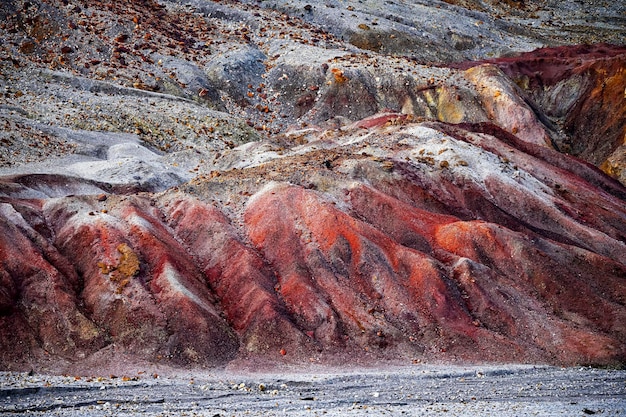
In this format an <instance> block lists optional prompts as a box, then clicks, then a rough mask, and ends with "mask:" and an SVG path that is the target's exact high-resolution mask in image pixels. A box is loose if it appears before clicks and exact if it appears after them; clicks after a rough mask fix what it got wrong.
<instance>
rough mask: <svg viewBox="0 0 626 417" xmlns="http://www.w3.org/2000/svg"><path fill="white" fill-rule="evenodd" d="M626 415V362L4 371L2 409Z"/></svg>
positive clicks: (213, 413) (215, 413)
mask: <svg viewBox="0 0 626 417" xmlns="http://www.w3.org/2000/svg"><path fill="white" fill-rule="evenodd" d="M363 414H367V415H374V416H379V415H380V416H382V415H407V416H479V415H481V416H485V415H487V416H500V417H506V416H585V415H599V416H626V371H616V370H601V369H593V368H555V367H545V366H519V365H509V366H467V367H461V366H457V367H450V366H430V365H416V366H413V367H402V368H388V369H384V370H383V369H366V370H355V369H353V370H347V371H345V370H344V371H341V372H338V371H336V370H329V369H318V370H308V371H307V372H306V373H299V372H298V373H293V372H288V373H283V374H278V373H253V374H252V373H233V372H213V373H205V374H198V373H195V372H194V373H193V374H192V373H189V374H178V375H176V376H167V377H163V376H157V375H146V374H141V375H136V376H132V377H128V376H126V377H124V376H117V377H113V376H109V377H106V378H97V377H92V378H84V377H83V378H78V377H69V376H65V377H58V376H41V375H29V374H24V373H0V415H58V416H83V415H89V416H112V415H115V416H212V417H215V416H244V415H263V416H283V415H289V416H304V415H306V416H312V415H313V416H315V415H320V416H321V415H326V416H356V415H363Z"/></svg>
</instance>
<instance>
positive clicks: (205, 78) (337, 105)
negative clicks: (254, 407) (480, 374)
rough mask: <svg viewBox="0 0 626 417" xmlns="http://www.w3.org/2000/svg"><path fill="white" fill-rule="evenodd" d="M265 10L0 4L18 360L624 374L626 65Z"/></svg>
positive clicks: (424, 7)
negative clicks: (609, 370) (487, 365)
mask: <svg viewBox="0 0 626 417" xmlns="http://www.w3.org/2000/svg"><path fill="white" fill-rule="evenodd" d="M274 3H276V4H273V5H272V7H269V6H270V5H269V4H265V3H262V4H260V5H258V4H256V2H255V3H252V2H250V3H248V2H234V3H229V2H195V1H184V2H182V1H181V2H166V3H157V2H153V1H143V2H136V3H133V5H130V6H128V7H125V6H120V5H116V4H109V3H105V2H99V1H95V2H56V1H49V2H36V1H31V2H20V1H11V2H9V3H7V5H6V7H5V8H3V9H2V12H1V13H2V14H1V17H2V18H3V19H4V22H5V23H4V26H2V31H3V32H2V33H3V36H5V38H6V40H7V42H5V43H3V45H2V46H1V47H0V48H2V49H1V52H2V54H3V55H2V57H3V59H2V61H0V65H1V66H2V71H3V74H6V77H5V78H4V79H2V80H0V82H1V83H2V84H1V85H2V88H3V89H4V90H3V96H2V97H1V98H0V99H1V100H2V101H1V102H0V118H1V119H2V123H4V126H5V129H4V130H3V131H2V132H0V141H1V142H2V148H1V149H0V229H1V232H0V367H1V368H3V369H40V370H47V371H51V372H64V371H65V370H67V369H73V370H76V369H78V370H79V372H99V371H102V370H103V369H105V367H106V365H103V363H104V362H106V361H107V360H108V359H106V358H112V359H111V360H114V359H115V358H124V360H125V361H131V362H132V361H136V363H142V364H145V363H153V364H167V365H172V366H183V367H212V366H239V365H241V364H242V363H245V364H248V365H249V364H255V363H268V362H269V363H302V362H303V361H306V362H308V361H313V362H318V361H319V362H327V363H345V362H347V361H348V362H350V361H351V362H358V361H362V362H364V363H369V362H370V361H375V360H392V361H396V362H400V363H411V362H419V361H440V360H445V361H463V362H540V363H551V364H561V365H571V364H601V365H623V364H624V363H625V362H626V325H625V323H626V261H625V256H624V254H625V253H626V209H625V207H626V205H625V204H624V202H625V201H626V189H625V188H624V185H623V182H624V181H623V175H622V171H621V169H622V166H623V164H622V165H620V163H619V161H620V158H621V156H620V155H621V153H620V152H622V151H623V150H622V147H623V146H622V144H621V142H620V141H621V139H623V135H624V117H623V116H624V106H623V91H624V82H623V81H624V77H623V67H624V65H623V63H624V62H623V61H624V59H625V58H624V57H625V56H626V54H625V51H624V48H623V47H620V46H612V45H593V46H584V47H581V46H557V45H555V44H556V43H559V41H557V38H556V37H555V38H554V39H553V40H552V42H553V43H554V44H551V43H550V42H548V41H547V40H545V39H546V35H547V34H551V33H552V32H551V31H553V28H551V27H550V25H548V24H547V23H546V22H548V20H546V16H547V15H546V13H548V14H549V13H554V12H555V10H556V8H563V7H565V9H563V10H561V9H559V10H560V11H561V12H563V13H565V15H567V13H570V16H574V17H575V16H578V15H577V13H579V11H580V10H578V9H575V8H573V9H571V10H570V9H568V8H567V7H566V6H543V7H545V8H546V9H545V10H542V9H541V8H540V7H539V5H537V4H535V3H533V2H523V4H518V3H519V2H507V3H506V4H505V3H498V4H497V5H491V3H489V4H490V5H491V6H489V7H487V3H485V2H472V1H463V2H452V1H451V2H445V3H441V4H437V5H434V4H433V5H430V3H428V2H424V4H420V5H412V6H407V8H406V10H405V11H404V14H402V13H399V11H398V10H399V9H398V7H400V6H398V5H396V4H395V3H393V2H387V3H386V6H384V7H387V8H388V9H387V11H388V12H389V13H387V14H384V15H383V14H381V13H382V12H381V11H380V10H378V9H377V8H372V7H370V5H368V4H365V5H360V3H356V2H346V5H345V7H347V8H346V9H345V10H344V9H338V7H332V6H333V4H332V2H330V3H325V4H324V5H321V4H320V5H308V4H307V3H304V2H280V1H277V2H274ZM300 3H302V4H300ZM353 3H354V4H353ZM183 4H185V5H187V6H185V7H184V6H183ZM342 4H343V3H342ZM377 4H378V3H377ZM436 6H438V7H436ZM342 7H344V6H342ZM377 7H378V6H377ZM568 7H569V6H568ZM571 7H573V6H571ZM614 7H617V6H614ZM544 12H545V13H544ZM533 13H535V14H537V16H538V17H536V19H537V21H538V22H540V23H543V24H542V25H539V28H534V29H533V30H528V31H527V32H525V33H524V35H523V36H522V35H520V32H522V31H523V30H524V27H525V26H524V25H525V23H524V22H526V21H527V20H525V19H527V18H528V17H529V14H533ZM598 13H601V12H600V11H598ZM602 13H603V12H602ZM418 14H419V16H424V15H427V16H431V17H433V18H437V19H440V21H441V22H444V23H445V22H453V21H454V25H453V26H451V28H452V29H450V30H451V31H452V32H450V33H447V32H445V33H443V32H441V31H442V30H443V29H441V27H438V26H433V27H431V28H429V29H428V30H427V29H426V28H425V27H423V25H424V23H423V21H424V19H422V18H420V19H417V16H418ZM495 14H504V15H508V18H507V19H504V18H503V16H496V15H495ZM348 15H350V16H352V15H354V16H352V17H350V18H348V17H346V16H348ZM560 18H561V17H559V19H560ZM454 19H456V20H454ZM331 20H332V21H333V22H335V24H334V25H333V26H331V29H329V30H325V29H324V27H325V26H324V25H325V23H324V22H329V21H331ZM418 20H419V22H420V23H419V24H418V23H416V22H417V21H418ZM110 22H118V23H117V24H115V25H113V26H111V25H109V23H110ZM393 22H395V23H393ZM611 22H613V23H611ZM44 23H45V24H44ZM450 24H452V23H450ZM610 24H617V23H615V22H614V21H613V20H610V19H609V20H607V21H606V23H605V25H604V26H602V28H594V23H590V24H589V25H590V26H589V34H588V35H586V36H590V37H592V36H594V34H595V35H598V34H600V33H604V32H603V31H604V30H606V26H607V25H610ZM320 25H321V26H320ZM420 28H421V29H420ZM472 28H476V29H475V31H477V32H473V31H472V30H474V29H472ZM488 28H490V29H493V30H495V32H493V31H492V32H489V30H487V29H488ZM470 29H472V30H470ZM561 29H562V28H561ZM559 30H560V29H559ZM572 31H573V30H572ZM487 33H490V34H489V35H487ZM559 33H561V32H559ZM564 33H565V35H564V34H563V33H561V34H560V35H559V37H558V39H561V40H562V39H563V38H561V37H564V36H566V34H567V31H565V32H564ZM621 33H623V32H621ZM474 35H476V36H477V37H476V36H474ZM481 35H482V36H484V37H485V41H484V42H483V43H479V42H478V41H477V40H476V39H481V38H480V36H481ZM570 35H571V39H573V40H576V39H578V38H577V37H576V36H582V35H580V34H579V35H575V34H573V33H571V34H570ZM473 36H474V37H473ZM612 36H613V37H614V38H615V39H617V40H619V39H618V38H619V34H613V35H612ZM494 37H501V38H502V39H505V38H506V39H511V40H519V43H517V45H518V47H517V52H524V51H528V50H530V49H533V48H535V47H538V46H552V47H551V48H544V49H541V50H536V51H533V52H527V53H523V54H516V55H515V56H506V57H503V56H500V57H498V58H494V59H487V58H489V56H491V55H494V54H495V55H500V54H502V53H505V52H506V53H507V54H510V53H511V52H513V51H512V50H511V48H513V46H505V45H504V44H503V43H501V42H496V41H495V38H494ZM416 39H417V40H419V42H418V41H417V40H416ZM425 39H426V40H428V42H427V43H428V44H429V45H430V43H429V42H431V41H432V42H434V43H433V44H435V45H439V46H438V48H439V49H437V48H434V49H429V50H427V51H426V50H424V49H423V48H426V44H425V42H426V41H425ZM414 41H415V42H414ZM435 41H436V42H435ZM416 45H418V46H419V45H421V46H419V47H416ZM468 59H469V60H470V61H468ZM433 60H437V61H438V62H437V64H436V65H433V64H427V61H433ZM451 61H457V62H456V63H451ZM622 153H623V152H622ZM616 161H617V162H616ZM599 167H601V168H602V169H603V170H604V172H603V171H601V170H600V168H599ZM607 173H609V174H611V175H612V176H613V177H611V176H609V175H607ZM618 180H621V181H622V182H621V183H620V181H618ZM103 358H105V359H103ZM131 365H132V364H131V363H130V362H129V365H128V366H131Z"/></svg>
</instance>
